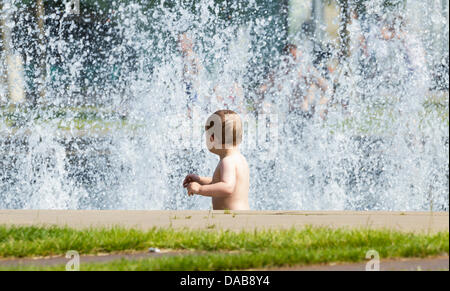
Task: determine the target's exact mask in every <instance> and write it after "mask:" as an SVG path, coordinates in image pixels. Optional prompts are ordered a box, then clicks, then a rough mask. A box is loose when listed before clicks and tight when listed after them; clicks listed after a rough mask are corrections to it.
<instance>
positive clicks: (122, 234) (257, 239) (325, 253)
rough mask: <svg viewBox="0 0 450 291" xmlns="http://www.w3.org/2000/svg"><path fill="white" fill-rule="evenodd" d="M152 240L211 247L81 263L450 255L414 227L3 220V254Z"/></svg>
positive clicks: (186, 265)
mask: <svg viewBox="0 0 450 291" xmlns="http://www.w3.org/2000/svg"><path fill="white" fill-rule="evenodd" d="M148 247H157V248H161V249H173V250H191V251H206V253H202V254H183V255H179V256H173V257H159V258H147V259H142V260H135V261H131V260H120V261H113V262H107V263H89V264H83V263H82V264H81V269H82V270H239V269H252V268H267V267H281V266H293V265H307V264H316V263H328V262H358V261H363V260H364V259H365V255H366V253H367V251H369V250H376V251H378V252H379V254H380V257H381V258H383V259H387V258H400V257H427V256H435V255H442V254H448V252H449V234H448V232H445V233H437V234H429V235H427V234H412V233H402V232H395V231H389V230H364V229H360V230H346V229H337V230H336V229H328V228H312V227H309V228H305V229H301V230H298V229H297V230H295V229H290V230H264V231H263V230H259V231H246V232H245V231H243V232H232V231H221V230H174V229H156V228H155V229H152V230H149V231H139V230H135V229H123V228H110V229H89V230H74V229H70V228H56V227H50V228H41V227H4V226H0V257H3V258H11V257H33V256H49V255H64V254H65V253H66V252H67V251H69V250H76V251H78V252H79V253H80V254H82V255H83V254H96V253H111V252H126V251H145V250H146V249H147V248H148ZM64 269H65V267H64V266H51V267H38V266H22V267H5V268H2V267H0V270H64Z"/></svg>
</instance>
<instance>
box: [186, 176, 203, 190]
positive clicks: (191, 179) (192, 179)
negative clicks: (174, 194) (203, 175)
mask: <svg viewBox="0 0 450 291" xmlns="http://www.w3.org/2000/svg"><path fill="white" fill-rule="evenodd" d="M192 182H196V183H200V177H199V176H198V175H195V174H189V175H187V176H186V178H184V181H183V187H184V188H187V186H188V185H189V183H192Z"/></svg>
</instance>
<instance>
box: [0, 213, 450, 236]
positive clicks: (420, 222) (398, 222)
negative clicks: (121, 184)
mask: <svg viewBox="0 0 450 291" xmlns="http://www.w3.org/2000/svg"><path fill="white" fill-rule="evenodd" d="M0 225H38V226H42V225H59V226H69V227H73V228H77V229H81V228H87V227H108V226H123V227H129V228H132V227H135V228H139V229H144V230H145V229H149V228H153V227H173V228H183V227H188V228H192V229H230V230H242V229H247V230H249V229H250V230H251V229H255V228H257V229H267V228H291V227H298V228H301V227H305V226H307V225H312V226H327V227H332V228H338V227H345V228H371V229H381V228H383V229H394V230H399V231H407V232H421V233H429V232H437V231H449V213H448V212H437V213H430V212H370V211H367V212H353V211H329V212H307V211H306V212H305V211H231V212H228V211H227V212H224V211H109V210H108V211H94V210H93V211H76V210H0Z"/></svg>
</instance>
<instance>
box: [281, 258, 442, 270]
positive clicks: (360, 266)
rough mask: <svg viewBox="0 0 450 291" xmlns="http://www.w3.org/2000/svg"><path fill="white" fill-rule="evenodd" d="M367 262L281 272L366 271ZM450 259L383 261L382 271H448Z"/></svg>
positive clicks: (309, 267) (381, 264) (300, 268)
mask: <svg viewBox="0 0 450 291" xmlns="http://www.w3.org/2000/svg"><path fill="white" fill-rule="evenodd" d="M366 264H367V263H366V262H364V263H357V264H333V265H316V266H305V267H297V268H295V267H293V268H282V269H278V270H279V271H282V270H283V271H365V270H366ZM448 270H449V258H448V257H440V258H425V259H397V260H381V262H380V271H448Z"/></svg>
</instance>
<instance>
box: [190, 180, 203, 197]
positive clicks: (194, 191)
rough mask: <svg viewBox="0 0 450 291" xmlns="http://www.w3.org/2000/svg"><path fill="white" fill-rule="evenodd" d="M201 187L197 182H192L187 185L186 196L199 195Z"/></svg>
mask: <svg viewBox="0 0 450 291" xmlns="http://www.w3.org/2000/svg"><path fill="white" fill-rule="evenodd" d="M201 187H202V186H201V185H200V184H199V183H197V182H192V183H189V184H188V185H187V190H188V195H189V196H193V195H194V194H199V192H200V188H201Z"/></svg>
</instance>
